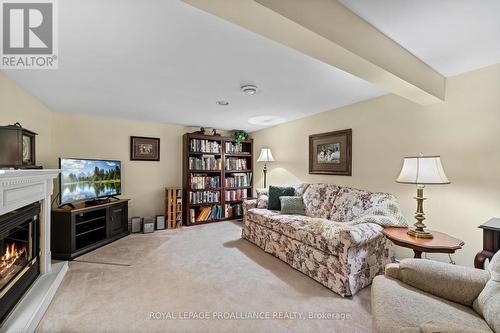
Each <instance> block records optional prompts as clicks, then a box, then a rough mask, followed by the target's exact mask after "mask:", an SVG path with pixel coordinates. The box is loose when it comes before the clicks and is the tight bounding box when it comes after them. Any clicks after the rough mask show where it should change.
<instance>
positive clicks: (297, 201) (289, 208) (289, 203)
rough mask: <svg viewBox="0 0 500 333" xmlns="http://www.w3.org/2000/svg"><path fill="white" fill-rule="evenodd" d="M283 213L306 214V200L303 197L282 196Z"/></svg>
mask: <svg viewBox="0 0 500 333" xmlns="http://www.w3.org/2000/svg"><path fill="white" fill-rule="evenodd" d="M280 201H281V214H292V215H304V200H302V197H286V196H283V197H280Z"/></svg>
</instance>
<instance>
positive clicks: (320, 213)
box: [303, 184, 340, 219]
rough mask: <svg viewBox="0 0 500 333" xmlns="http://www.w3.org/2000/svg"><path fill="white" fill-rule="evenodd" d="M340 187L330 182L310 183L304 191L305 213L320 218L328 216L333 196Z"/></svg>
mask: <svg viewBox="0 0 500 333" xmlns="http://www.w3.org/2000/svg"><path fill="white" fill-rule="evenodd" d="M339 189H340V187H338V186H337V185H330V184H311V185H309V186H308V187H307V189H306V190H305V191H304V195H303V197H304V205H305V207H306V215H307V216H309V217H317V218H322V219H328V218H330V212H331V210H332V208H333V203H334V201H335V197H336V196H337V193H338V192H339Z"/></svg>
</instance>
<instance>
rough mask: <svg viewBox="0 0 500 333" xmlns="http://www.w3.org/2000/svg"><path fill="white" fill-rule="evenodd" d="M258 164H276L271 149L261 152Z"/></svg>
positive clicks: (264, 149) (263, 149)
mask: <svg viewBox="0 0 500 333" xmlns="http://www.w3.org/2000/svg"><path fill="white" fill-rule="evenodd" d="M257 162H274V157H273V153H272V152H271V148H262V149H261V150H260V155H259V158H258V159H257Z"/></svg>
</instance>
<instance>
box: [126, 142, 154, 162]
mask: <svg viewBox="0 0 500 333" xmlns="http://www.w3.org/2000/svg"><path fill="white" fill-rule="evenodd" d="M130 159H131V160H132V161H159V160H160V139H159V138H146V137H142V136H131V137H130Z"/></svg>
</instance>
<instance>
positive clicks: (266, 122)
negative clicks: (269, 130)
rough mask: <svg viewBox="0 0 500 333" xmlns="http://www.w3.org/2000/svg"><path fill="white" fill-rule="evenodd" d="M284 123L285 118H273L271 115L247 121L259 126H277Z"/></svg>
mask: <svg viewBox="0 0 500 333" xmlns="http://www.w3.org/2000/svg"><path fill="white" fill-rule="evenodd" d="M285 121H286V119H285V118H283V117H278V116H273V115H266V116H257V117H252V118H250V119H248V122H249V123H250V124H252V125H261V126H270V125H277V124H280V123H283V122H285Z"/></svg>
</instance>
